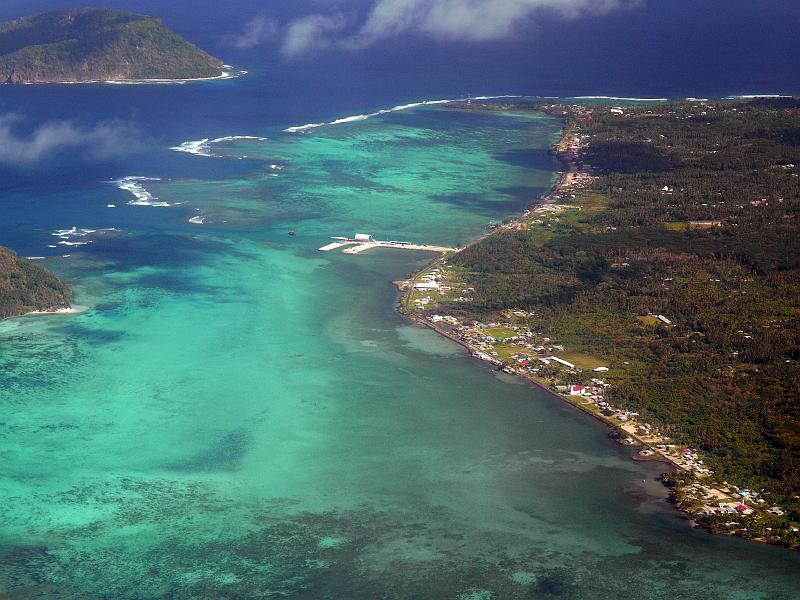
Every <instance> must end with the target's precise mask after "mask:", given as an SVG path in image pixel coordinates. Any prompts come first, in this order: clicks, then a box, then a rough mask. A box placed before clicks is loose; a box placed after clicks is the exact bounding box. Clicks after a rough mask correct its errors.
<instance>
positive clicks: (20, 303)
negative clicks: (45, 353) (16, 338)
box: [0, 246, 72, 319]
mask: <svg viewBox="0 0 800 600" xmlns="http://www.w3.org/2000/svg"><path fill="white" fill-rule="evenodd" d="M71 303H72V289H71V288H70V286H69V285H67V284H66V283H64V282H63V281H61V280H60V279H59V278H58V277H56V276H55V275H54V274H53V273H51V272H50V271H48V270H47V269H44V268H43V267H40V266H39V265H37V264H36V263H35V262H33V261H32V260H28V259H26V258H22V257H21V256H18V255H17V254H15V253H14V252H13V251H11V250H9V249H8V248H6V247H4V246H0V319H8V318H10V317H17V316H21V315H25V314H29V313H55V312H63V311H67V310H69V309H70V306H71Z"/></svg>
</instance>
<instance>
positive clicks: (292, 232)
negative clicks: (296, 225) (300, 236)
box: [289, 229, 297, 236]
mask: <svg viewBox="0 0 800 600" xmlns="http://www.w3.org/2000/svg"><path fill="white" fill-rule="evenodd" d="M289 235H291V236H295V235H297V232H296V231H295V230H294V229H290V230H289Z"/></svg>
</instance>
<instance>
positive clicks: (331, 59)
mask: <svg viewBox="0 0 800 600" xmlns="http://www.w3.org/2000/svg"><path fill="white" fill-rule="evenodd" d="M72 4H73V2H71V1H67V0H26V1H24V2H23V1H18V0H6V1H5V2H4V3H3V4H2V5H0V20H6V19H10V18H14V17H17V16H21V15H23V14H29V13H32V12H36V11H38V10H46V9H53V8H59V7H67V6H70V5H72ZM106 5H107V6H112V7H117V8H124V9H130V10H135V11H139V12H146V13H154V14H158V15H160V16H162V17H163V18H164V20H165V21H166V22H167V24H168V25H170V26H171V27H173V28H174V29H175V30H177V31H178V32H179V33H181V34H182V35H184V36H186V37H187V38H189V39H190V40H192V41H193V42H196V43H197V44H199V45H200V46H202V47H203V48H204V49H206V50H208V51H209V52H210V53H212V54H214V55H216V56H219V57H221V58H223V59H224V60H225V61H226V62H227V63H229V64H231V65H232V66H233V67H234V68H236V69H241V70H246V71H248V74H247V75H246V76H244V77H241V78H236V79H230V80H225V81H214V82H199V83H191V84H186V85H103V84H98V85H46V86H2V87H0V244H2V245H5V246H9V247H11V248H12V249H13V250H15V251H17V252H18V253H19V254H21V255H24V256H30V257H37V259H41V260H42V264H44V265H45V266H47V267H49V268H51V269H53V270H54V271H56V272H57V273H58V274H60V275H61V276H62V277H63V278H64V279H66V280H67V281H69V282H70V283H71V284H72V285H73V287H74V289H75V295H76V303H77V304H80V305H84V306H86V307H87V310H86V312H83V313H80V314H77V315H70V316H64V315H55V316H46V317H24V318H20V319H12V320H8V321H4V322H2V323H0V598H3V597H6V596H5V595H4V594H7V595H8V596H9V597H11V598H43V599H44V598H70V599H71V598H76V599H78V598H80V599H84V598H115V599H116V598H131V599H134V598H135V599H139V598H148V599H150V598H153V599H155V598H209V599H211V598H309V599H316V598H336V599H340V598H341V599H348V600H349V599H355V598H370V599H371V598H398V599H401V598H403V599H404V598H426V599H427V598H430V599H436V600H438V599H441V598H454V599H458V600H490V599H492V600H500V599H506V598H554V597H555V598H575V599H583V598H589V597H595V598H609V597H616V598H631V599H639V598H648V599H649V598H653V599H662V598H663V599H667V598H670V599H672V598H698V599H703V600H706V599H720V600H722V599H726V600H727V599H734V598H735V599H742V600H744V599H751V598H763V599H787V600H788V599H791V598H798V597H800V595H799V594H798V591H797V581H798V575H800V559H798V555H797V554H796V553H790V552H788V551H785V550H782V549H779V548H774V547H767V546H762V545H756V544H748V543H745V542H743V541H741V540H738V539H728V538H721V537H714V536H710V535H707V534H705V533H703V532H701V531H697V530H694V529H692V528H691V527H690V526H689V524H688V523H687V522H686V520H685V519H684V518H683V517H682V516H681V514H680V513H678V512H677V511H675V510H674V509H673V508H672V507H671V506H669V505H668V504H667V502H666V493H665V491H664V488H663V487H662V486H661V485H660V484H659V483H658V482H657V481H656V478H657V476H658V474H659V473H660V470H661V467H660V466H659V465H657V464H652V463H637V462H633V461H631V460H630V450H629V449H627V448H623V447H621V446H619V445H617V444H614V443H612V442H611V441H610V440H609V439H608V432H607V431H606V429H605V427H604V426H602V425H601V424H599V423H597V422H596V421H594V420H592V419H590V418H589V417H587V416H586V415H583V414H581V413H577V412H576V411H574V410H572V409H571V408H569V407H567V406H564V405H563V404H562V403H560V402H558V401H557V400H555V399H554V398H552V397H550V396H549V395H547V394H545V393H543V392H541V391H540V390H538V389H534V388H532V387H530V386H528V385H523V384H521V383H520V382H519V381H518V380H516V379H514V378H511V377H506V376H505V375H502V374H498V373H497V372H495V371H493V370H492V369H490V368H488V367H487V366H486V365H485V364H484V363H480V362H478V361H475V360H473V359H472V358H470V357H469V356H465V354H464V352H463V350H462V349H461V348H460V347H459V346H456V345H454V344H451V343H450V342H449V341H447V340H443V339H441V338H439V337H438V336H436V335H435V334H433V333H432V332H430V331H428V330H425V329H421V328H418V327H415V326H412V325H411V324H409V323H408V322H407V321H405V320H404V319H402V318H401V317H400V316H399V315H398V314H397V313H396V311H395V310H394V308H393V303H394V302H395V300H396V291H395V288H394V287H393V286H392V284H391V281H392V280H393V279H398V278H402V277H404V276H405V275H407V274H408V273H409V272H413V271H415V270H417V269H419V268H421V267H422V266H423V265H424V264H425V263H426V262H427V261H429V260H430V258H431V256H430V255H427V254H425V253H414V252H410V251H402V252H392V251H380V250H378V251H371V252H368V253H364V254H362V255H357V256H353V255H343V254H341V253H336V252H331V253H321V252H318V250H317V248H319V247H320V246H322V245H323V244H325V243H327V242H328V241H329V239H330V237H331V236H335V235H351V234H353V233H355V232H356V231H362V232H369V233H373V234H375V235H376V236H377V237H380V238H385V239H404V240H409V241H414V242H421V243H430V244H442V245H461V244H464V243H466V242H468V241H469V240H471V239H474V238H475V237H476V236H478V235H480V234H481V233H482V232H484V231H485V228H486V224H487V223H488V222H490V221H497V220H500V219H502V218H505V217H507V216H510V215H514V214H518V213H519V212H520V211H521V210H522V209H523V208H525V207H526V206H527V205H528V204H529V203H530V202H531V201H533V200H535V199H536V198H537V197H539V196H541V195H542V194H544V193H546V192H547V190H548V189H550V187H551V186H552V184H553V182H554V181H555V179H556V177H557V170H558V168H559V165H558V163H557V162H556V161H555V160H554V158H553V157H552V155H550V154H549V152H548V151H549V149H550V148H551V146H552V144H553V143H554V141H555V140H557V139H558V137H559V134H560V127H561V124H560V122H559V121H558V120H557V119H554V118H552V117H549V116H546V115H543V114H535V113H530V112H514V111H511V112H509V113H507V114H489V113H477V112H476V111H458V110H454V109H448V108H446V107H443V106H441V105H439V104H432V105H422V106H415V107H413V108H408V109H404V110H396V111H392V112H387V113H384V114H381V115H377V116H374V117H371V118H368V119H358V120H350V121H348V122H343V123H340V124H337V125H327V126H323V127H318V128H314V129H309V130H306V131H304V132H300V133H298V132H291V131H289V132H287V131H285V130H286V129H287V128H291V127H296V126H299V125H304V124H309V123H322V122H325V123H330V122H331V121H334V120H336V119H341V118H344V117H352V116H356V115H365V114H370V113H374V112H375V111H378V110H380V109H389V108H392V107H397V106H402V105H406V104H409V103H417V102H420V101H425V100H429V101H430V100H440V99H452V98H462V97H465V96H467V95H472V96H480V95H505V94H513V95H530V96H538V97H575V96H617V97H625V98H675V99H680V98H686V97H689V96H692V97H707V98H719V97H725V96H729V95H745V94H800V69H798V68H797V65H796V59H797V56H800V37H799V36H797V35H796V32H795V29H796V28H797V25H798V22H800V7H798V4H797V3H796V2H792V1H789V0H785V1H784V0H772V1H769V2H761V3H753V2H745V1H741V0H731V1H728V2H722V1H719V0H709V1H707V2H689V1H687V0H671V1H668V2H667V1H658V2H657V1H655V0H643V1H642V2H641V3H638V5H637V6H635V7H633V8H629V9H626V10H622V11H615V12H611V13H609V14H608V15H606V16H595V17H591V18H586V19H578V20H567V21H564V20H563V19H559V18H556V17H554V16H552V15H551V16H549V17H542V18H540V19H539V20H538V21H537V23H536V24H535V25H534V26H531V27H529V28H528V29H526V30H525V31H523V32H522V33H520V34H519V36H518V37H516V38H515V39H514V40H513V41H504V42H496V41H495V42H482V43H465V42H453V41H450V42H440V41H432V40H430V39H429V38H427V37H425V36H420V35H411V34H409V35H406V36H397V37H391V38H389V39H387V40H384V41H382V42H381V43H379V44H377V45H375V46H373V47H372V48H370V49H368V50H366V51H342V50H333V49H329V50H326V51H322V52H318V53H316V54H315V55H313V56H310V57H307V58H304V59H300V60H292V61H290V60H286V59H284V58H283V57H282V56H281V55H280V54H279V53H278V52H277V50H276V47H275V45H274V44H272V43H269V42H267V43H264V44H261V45H258V46H255V47H252V48H249V49H237V48H235V47H233V46H231V45H230V43H228V42H226V39H229V37H227V36H230V35H231V34H233V33H235V32H237V31H242V28H243V27H244V26H245V24H246V23H248V22H249V21H251V20H252V19H254V18H259V17H262V18H269V19H275V20H277V21H278V22H285V21H288V20H290V19H292V18H294V17H297V16H300V15H304V14H307V13H309V12H320V11H321V12H325V11H328V10H339V11H343V12H345V13H347V14H348V15H359V14H363V10H364V8H365V7H366V6H367V5H368V3H367V2H359V1H353V2H339V3H328V2H301V3H286V2H256V1H254V0H249V1H245V0H231V1H228V2H224V3H223V2H212V1H209V0H193V1H190V0H170V1H156V0H152V1H141V2H135V1H122V0H108V2H106ZM233 136H248V137H247V138H246V139H242V138H239V139H234V138H233ZM201 140H212V141H211V142H210V143H205V144H203V143H200V141H201ZM175 148H183V149H184V150H186V149H193V150H194V153H192V152H186V151H176V150H175ZM290 229H295V230H296V231H297V235H296V236H294V237H290V236H288V235H287V233H288V231H289V230H290Z"/></svg>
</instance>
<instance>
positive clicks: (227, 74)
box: [23, 65, 249, 85]
mask: <svg viewBox="0 0 800 600" xmlns="http://www.w3.org/2000/svg"><path fill="white" fill-rule="evenodd" d="M248 73H249V72H248V71H245V70H238V71H237V70H235V69H234V68H233V67H232V66H230V65H222V70H221V72H220V74H219V75H214V76H213V77H190V78H184V79H116V80H114V79H91V80H87V81H51V82H43V83H39V82H32V81H25V82H23V85H47V84H54V85H90V84H106V85H170V84H177V85H184V84H186V83H195V82H198V81H222V80H225V79H237V78H239V77H244V76H245V75H248Z"/></svg>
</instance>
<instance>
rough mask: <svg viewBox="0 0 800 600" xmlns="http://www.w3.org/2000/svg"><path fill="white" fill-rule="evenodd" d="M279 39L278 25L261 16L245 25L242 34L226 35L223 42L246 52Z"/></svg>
mask: <svg viewBox="0 0 800 600" xmlns="http://www.w3.org/2000/svg"><path fill="white" fill-rule="evenodd" d="M277 37H278V24H277V23H276V22H275V21H273V20H272V19H268V18H267V17H264V16H259V17H255V18H253V19H251V20H250V21H248V22H247V23H245V25H244V27H243V28H242V31H241V32H239V33H232V34H229V35H226V36H225V37H224V38H223V39H222V41H223V43H225V44H227V45H229V46H233V47H234V48H238V49H240V50H246V49H247V48H254V47H256V46H260V45H261V44H264V43H266V42H270V41H272V40H274V39H276V38H277Z"/></svg>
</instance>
